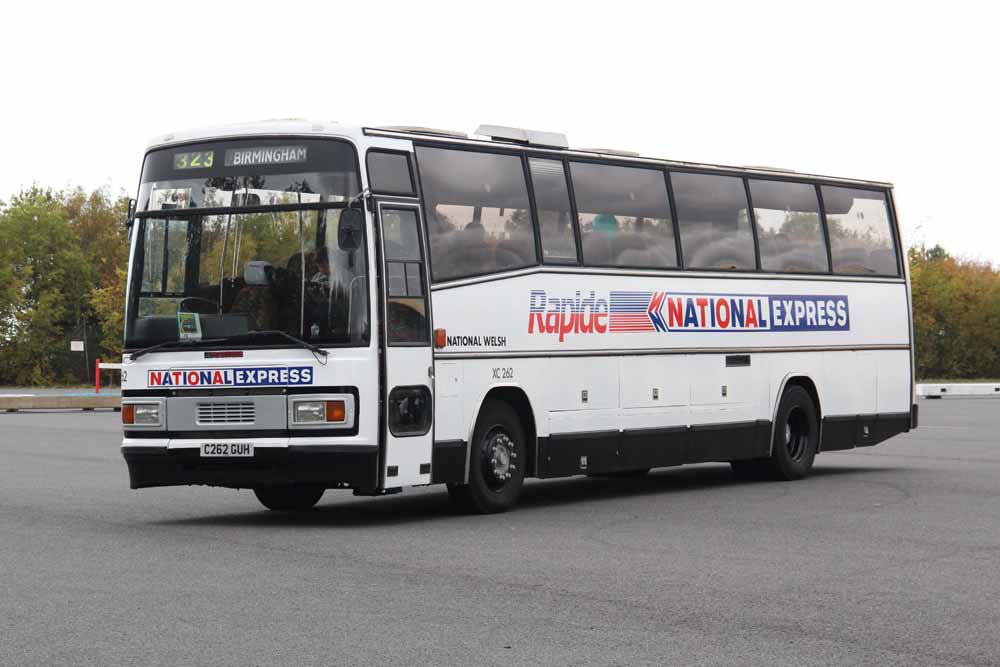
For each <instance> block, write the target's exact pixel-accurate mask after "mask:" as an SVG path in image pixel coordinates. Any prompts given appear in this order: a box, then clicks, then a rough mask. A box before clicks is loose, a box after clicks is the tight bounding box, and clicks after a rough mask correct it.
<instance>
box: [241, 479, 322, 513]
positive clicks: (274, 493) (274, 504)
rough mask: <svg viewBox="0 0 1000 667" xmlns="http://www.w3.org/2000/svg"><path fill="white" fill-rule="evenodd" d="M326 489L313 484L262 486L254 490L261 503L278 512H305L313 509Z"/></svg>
mask: <svg viewBox="0 0 1000 667" xmlns="http://www.w3.org/2000/svg"><path fill="white" fill-rule="evenodd" d="M324 491H326V489H324V488H323V487H322V486H314V485H311V484H287V485H282V486H261V487H258V488H256V489H254V490H253V492H254V495H255V496H257V500H259V501H260V503H261V505H263V506H264V507H266V508H267V509H269V510H275V511H277V512H303V511H305V510H308V509H311V508H312V507H313V506H314V505H315V504H316V503H318V502H319V499H320V498H322V497H323V492H324Z"/></svg>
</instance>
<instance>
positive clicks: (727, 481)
mask: <svg viewBox="0 0 1000 667" xmlns="http://www.w3.org/2000/svg"><path fill="white" fill-rule="evenodd" d="M900 471H901V470H900V469H899V468H891V469H888V468H879V467H870V466H837V467H818V468H815V469H813V471H812V473H811V475H810V478H809V479H806V480H803V481H802V482H775V481H743V480H737V479H735V478H734V477H733V475H732V472H731V471H730V468H729V466H728V465H698V466H690V467H677V468H661V469H658V470H654V471H652V472H651V473H649V474H648V475H646V476H644V477H616V476H607V477H603V476H602V477H585V476H577V477H566V478H560V479H554V480H531V481H529V482H528V483H527V484H526V485H525V487H524V491H523V492H522V494H521V498H520V500H519V502H518V505H517V507H516V508H515V509H514V510H512V511H514V512H516V511H518V510H526V511H537V510H544V509H545V508H546V507H554V506H558V505H565V504H572V503H581V502H590V503H593V502H613V501H615V500H619V499H623V498H631V497H639V496H651V495H664V494H673V493H684V492H691V491H702V490H704V491H706V492H709V493H712V492H715V490H716V489H719V488H720V487H721V488H725V487H751V486H752V487H771V488H772V489H773V490H774V492H775V493H784V492H785V491H787V490H789V489H790V485H791V484H809V483H810V479H811V480H813V481H816V480H819V479H824V478H835V477H841V476H844V477H847V476H858V475H867V474H872V473H885V472H893V473H898V472H900ZM437 488H439V489H440V491H439V492H437V493H434V492H431V493H427V492H424V493H420V494H417V495H415V494H412V493H410V494H407V493H405V492H404V493H401V494H398V495H392V496H383V497H377V498H354V497H350V496H346V495H341V494H346V492H344V491H340V492H337V491H334V490H331V491H327V495H325V496H324V497H323V499H322V500H321V501H320V504H319V505H317V506H316V508H315V509H313V510H311V511H308V512H301V513H295V512H272V511H269V510H264V509H263V508H261V509H260V511H254V510H253V508H248V511H247V512H245V513H238V514H234V513H229V514H216V515H211V516H199V517H187V518H182V519H166V520H162V521H155V522H153V523H157V524H160V525H176V526H246V527H254V526H257V527H288V528H294V527H302V526H316V527H321V526H328V527H331V528H334V527H341V528H352V527H353V528H357V527H380V526H392V525H398V524H406V523H414V522H429V521H441V520H456V521H463V520H464V521H468V520H470V519H473V520H475V519H482V518H483V517H477V516H475V515H471V516H470V515H468V514H462V513H460V512H458V511H457V510H456V509H455V508H454V506H453V505H452V503H451V500H450V499H449V498H448V493H447V492H446V491H445V490H444V487H437ZM247 499H248V501H252V502H256V499H255V498H253V497H252V495H250V496H248V497H247Z"/></svg>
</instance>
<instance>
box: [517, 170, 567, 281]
mask: <svg viewBox="0 0 1000 667" xmlns="http://www.w3.org/2000/svg"><path fill="white" fill-rule="evenodd" d="M528 166H529V167H530V168H531V185H532V188H534V191H535V207H536V208H537V210H538V227H539V231H540V232H541V237H542V261H543V262H545V263H546V264H576V235H575V234H574V233H573V212H572V209H571V208H570V205H569V189H568V188H567V187H566V172H565V171H563V164H562V162H560V161H558V160H541V159H537V158H531V159H530V160H528Z"/></svg>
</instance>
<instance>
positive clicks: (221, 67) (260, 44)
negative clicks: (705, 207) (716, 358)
mask: <svg viewBox="0 0 1000 667" xmlns="http://www.w3.org/2000/svg"><path fill="white" fill-rule="evenodd" d="M990 5H991V3H987V2H982V3H968V4H966V3H963V2H955V1H953V2H948V3H940V2H938V3H933V4H924V3H920V2H906V3H899V4H888V3H887V4H880V3H877V2H859V3H853V2H842V1H838V2H823V3H809V2H805V1H802V0H800V1H799V2H789V3H766V2H763V1H762V0H754V1H752V2H739V3H732V4H729V3H715V2H681V3H677V4H672V3H667V2H643V3H632V2H627V1H625V0H614V1H611V2H599V3H598V2H581V1H578V2H570V3H565V4H562V3H560V4H559V5H557V4H555V3H553V4H552V5H549V4H546V3H544V2H543V1H542V0H534V1H533V2H523V3H522V2H514V1H507V0H495V1H494V2H490V3H475V2H472V1H471V0H470V1H468V2H460V3H454V4H444V3H440V4H439V3H433V2H429V1H428V2H412V1H411V2H401V3H388V2H376V1H374V0H354V1H353V2H332V1H330V0H326V1H324V2H317V3H311V2H305V1H302V0H299V1H296V2H274V1H273V0H272V2H267V3H258V2H250V1H246V0H244V1H242V2H237V3H221V2H220V3H214V2H208V1H207V0H202V1H201V2H178V1H175V0H171V2H159V3H153V2H149V3H140V2H132V3H124V4H121V5H113V4H110V3H100V2H87V3H82V2H80V3H69V2H59V3H52V2H47V1H42V0H32V1H31V2H10V3H7V4H6V5H5V7H4V16H3V21H2V24H0V74H2V79H0V81H2V90H3V91H4V94H3V102H2V103H0V114H2V117H0V118H2V121H3V122H2V123H0V147H2V150H3V153H2V155H3V159H0V199H3V200H7V199H9V198H10V196H11V195H12V194H13V193H15V192H17V191H18V190H19V189H20V188H21V187H24V186H28V185H30V184H31V183H33V182H36V183H38V184H40V185H46V186H52V187H57V188H58V187H65V186H67V185H77V184H78V185H82V186H84V187H87V188H93V187H99V186H101V185H110V186H111V187H112V188H113V190H114V191H115V192H117V191H118V190H121V189H124V190H126V191H127V192H129V193H130V194H131V193H134V192H135V189H136V186H137V182H138V178H139V167H140V163H141V159H142V151H143V149H144V147H145V145H146V142H147V140H148V139H149V138H150V137H152V136H154V135H158V134H162V133H165V132H169V131H173V130H179V129H184V128H187V127H193V126H202V125H211V124H217V123H228V122H241V121H248V120H259V119H264V118H288V117H301V118H309V119H316V120H338V121H341V122H344V123H349V124H358V125H362V124H363V125H377V124H406V125H427V126H432V127H442V128H449V129H456V130H462V131H467V132H471V131H472V130H474V129H475V128H476V126H477V125H479V124H480V123H491V124H498V125H512V126H517V127H527V128H532V129H539V130H551V131H556V132H563V133H565V134H567V135H568V136H569V141H570V145H571V146H577V147H587V146H600V147H607V148H620V149H625V150H637V151H640V152H641V153H643V154H644V155H650V156H655V157H664V158H673V159H682V160H694V161H702V162H717V163H723V164H735V165H743V164H752V165H770V166H780V167H787V168H791V169H795V170H797V171H803V172H812V173H820V174H831V175H837V176H848V177H857V178H871V179H875V180H886V181H891V182H894V183H895V184H896V197H897V203H898V206H899V209H900V216H901V218H902V223H903V233H904V239H905V241H906V242H907V243H908V244H912V243H920V242H924V243H927V244H928V245H932V244H934V243H938V242H940V243H941V244H942V245H944V246H945V247H946V248H947V249H948V250H950V251H951V252H953V253H956V254H961V255H966V256H971V257H978V258H982V259H988V260H990V261H993V262H995V263H1000V231H998V230H1000V212H998V208H997V202H998V201H1000V198H998V196H997V190H998V184H1000V178H998V177H1000V173H998V172H1000V170H998V168H997V164H998V159H1000V156H998V153H1000V102H998V100H1000V92H998V91H1000V31H998V28H997V26H998V25H1000V21H998V18H1000V10H998V9H994V8H992V7H991V6H990ZM133 196H134V194H133Z"/></svg>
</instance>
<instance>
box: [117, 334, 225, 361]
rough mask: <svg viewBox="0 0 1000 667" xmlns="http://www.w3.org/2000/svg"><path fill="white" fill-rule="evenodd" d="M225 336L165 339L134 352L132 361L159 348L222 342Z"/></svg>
mask: <svg viewBox="0 0 1000 667" xmlns="http://www.w3.org/2000/svg"><path fill="white" fill-rule="evenodd" d="M224 340H225V338H199V339H194V338H192V339H185V340H165V341H163V342H162V343H157V344H156V345H150V346H149V347H144V348H142V349H141V350H137V351H135V352H132V361H135V360H136V359H138V358H139V357H141V356H143V355H144V354H149V353H150V352H156V351H157V350H162V349H163V348H167V347H175V346H176V347H187V346H189V345H192V346H193V345H195V344H197V343H221V342H223V341H224Z"/></svg>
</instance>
